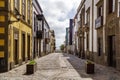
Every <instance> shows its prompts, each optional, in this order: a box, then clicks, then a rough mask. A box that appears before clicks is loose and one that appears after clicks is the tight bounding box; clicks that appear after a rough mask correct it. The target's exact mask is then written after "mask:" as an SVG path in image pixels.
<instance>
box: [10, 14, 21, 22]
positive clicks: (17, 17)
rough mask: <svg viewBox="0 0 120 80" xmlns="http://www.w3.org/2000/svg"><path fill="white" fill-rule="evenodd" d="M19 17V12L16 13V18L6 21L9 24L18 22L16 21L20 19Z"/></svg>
mask: <svg viewBox="0 0 120 80" xmlns="http://www.w3.org/2000/svg"><path fill="white" fill-rule="evenodd" d="M20 17H21V15H20V13H18V14H16V19H17V20H15V21H11V20H9V21H8V22H9V24H12V23H14V22H18V21H20Z"/></svg>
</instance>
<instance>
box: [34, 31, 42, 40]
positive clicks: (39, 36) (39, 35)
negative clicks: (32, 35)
mask: <svg viewBox="0 0 120 80" xmlns="http://www.w3.org/2000/svg"><path fill="white" fill-rule="evenodd" d="M36 37H37V39H42V38H43V32H42V31H41V30H38V31H36Z"/></svg>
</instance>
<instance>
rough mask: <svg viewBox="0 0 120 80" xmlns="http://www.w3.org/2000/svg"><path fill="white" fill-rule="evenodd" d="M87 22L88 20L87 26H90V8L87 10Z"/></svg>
mask: <svg viewBox="0 0 120 80" xmlns="http://www.w3.org/2000/svg"><path fill="white" fill-rule="evenodd" d="M86 22H87V26H90V8H89V9H88V10H87V19H86Z"/></svg>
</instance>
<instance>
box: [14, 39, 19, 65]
mask: <svg viewBox="0 0 120 80" xmlns="http://www.w3.org/2000/svg"><path fill="white" fill-rule="evenodd" d="M18 59H19V57H18V40H17V39H14V62H15V65H17V64H18Z"/></svg>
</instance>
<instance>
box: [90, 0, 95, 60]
mask: <svg viewBox="0 0 120 80" xmlns="http://www.w3.org/2000/svg"><path fill="white" fill-rule="evenodd" d="M93 26H94V0H92V55H91V59H92V60H93V61H94V52H93V45H94V36H93V35H94V27H93Z"/></svg>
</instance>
